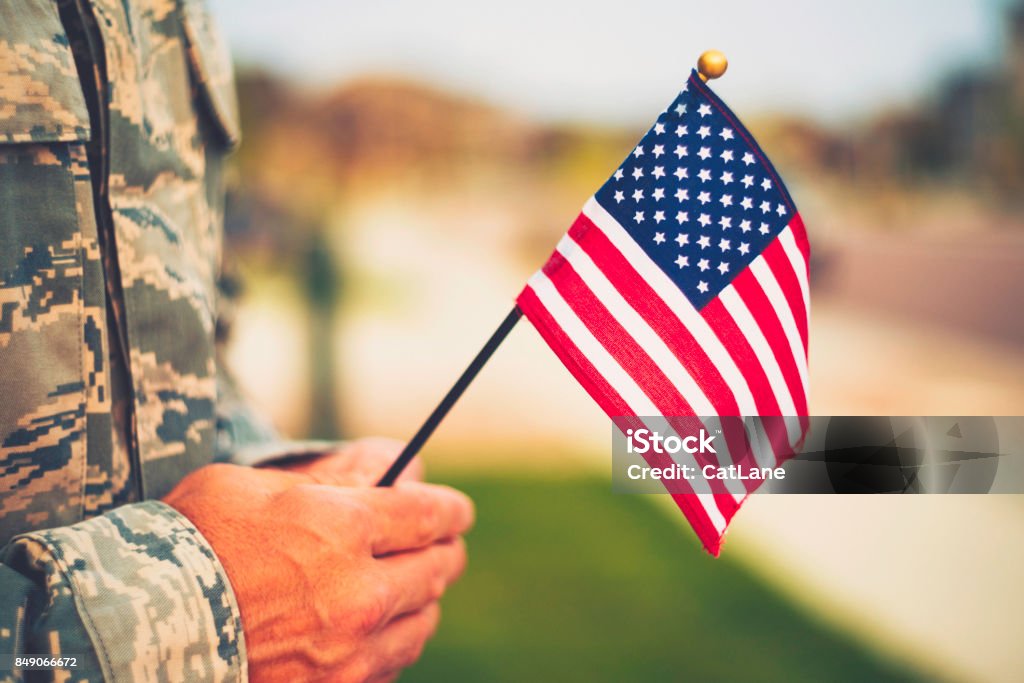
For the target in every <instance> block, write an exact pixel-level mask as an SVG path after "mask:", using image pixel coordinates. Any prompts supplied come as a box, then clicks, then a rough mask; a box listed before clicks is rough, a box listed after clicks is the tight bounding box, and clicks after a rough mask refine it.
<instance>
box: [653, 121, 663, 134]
mask: <svg viewBox="0 0 1024 683" xmlns="http://www.w3.org/2000/svg"><path fill="white" fill-rule="evenodd" d="M664 132H665V124H664V123H656V124H654V134H655V135H661V134H662V133H664Z"/></svg>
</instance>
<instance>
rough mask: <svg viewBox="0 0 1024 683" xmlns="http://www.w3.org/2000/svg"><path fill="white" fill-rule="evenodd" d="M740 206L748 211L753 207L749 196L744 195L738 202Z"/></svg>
mask: <svg viewBox="0 0 1024 683" xmlns="http://www.w3.org/2000/svg"><path fill="white" fill-rule="evenodd" d="M740 206H742V207H743V208H744V209H747V210H748V211H749V210H750V209H752V208H754V202H753V201H752V200H751V199H750V197H744V198H743V201H742V202H740Z"/></svg>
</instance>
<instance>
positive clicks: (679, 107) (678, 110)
mask: <svg viewBox="0 0 1024 683" xmlns="http://www.w3.org/2000/svg"><path fill="white" fill-rule="evenodd" d="M676 113H677V114H679V115H680V116H682V115H683V114H685V113H686V105H685V104H677V105H676Z"/></svg>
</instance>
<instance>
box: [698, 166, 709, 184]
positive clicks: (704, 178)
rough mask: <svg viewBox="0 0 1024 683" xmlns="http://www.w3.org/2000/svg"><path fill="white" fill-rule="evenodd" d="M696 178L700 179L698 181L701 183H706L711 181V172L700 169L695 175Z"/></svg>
mask: <svg viewBox="0 0 1024 683" xmlns="http://www.w3.org/2000/svg"><path fill="white" fill-rule="evenodd" d="M697 177H698V178H700V181H701V182H702V183H706V182H707V181H709V180H711V171H709V170H708V169H706V168H702V169H700V173H698V174H697Z"/></svg>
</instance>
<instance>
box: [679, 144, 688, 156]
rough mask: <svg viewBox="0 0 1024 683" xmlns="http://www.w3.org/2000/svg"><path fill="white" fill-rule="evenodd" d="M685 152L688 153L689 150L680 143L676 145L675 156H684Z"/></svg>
mask: <svg viewBox="0 0 1024 683" xmlns="http://www.w3.org/2000/svg"><path fill="white" fill-rule="evenodd" d="M687 154H689V152H688V151H687V150H686V148H685V147H683V146H682V145H676V156H677V157H679V158H680V159H682V158H683V157H685V156H686V155H687Z"/></svg>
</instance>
